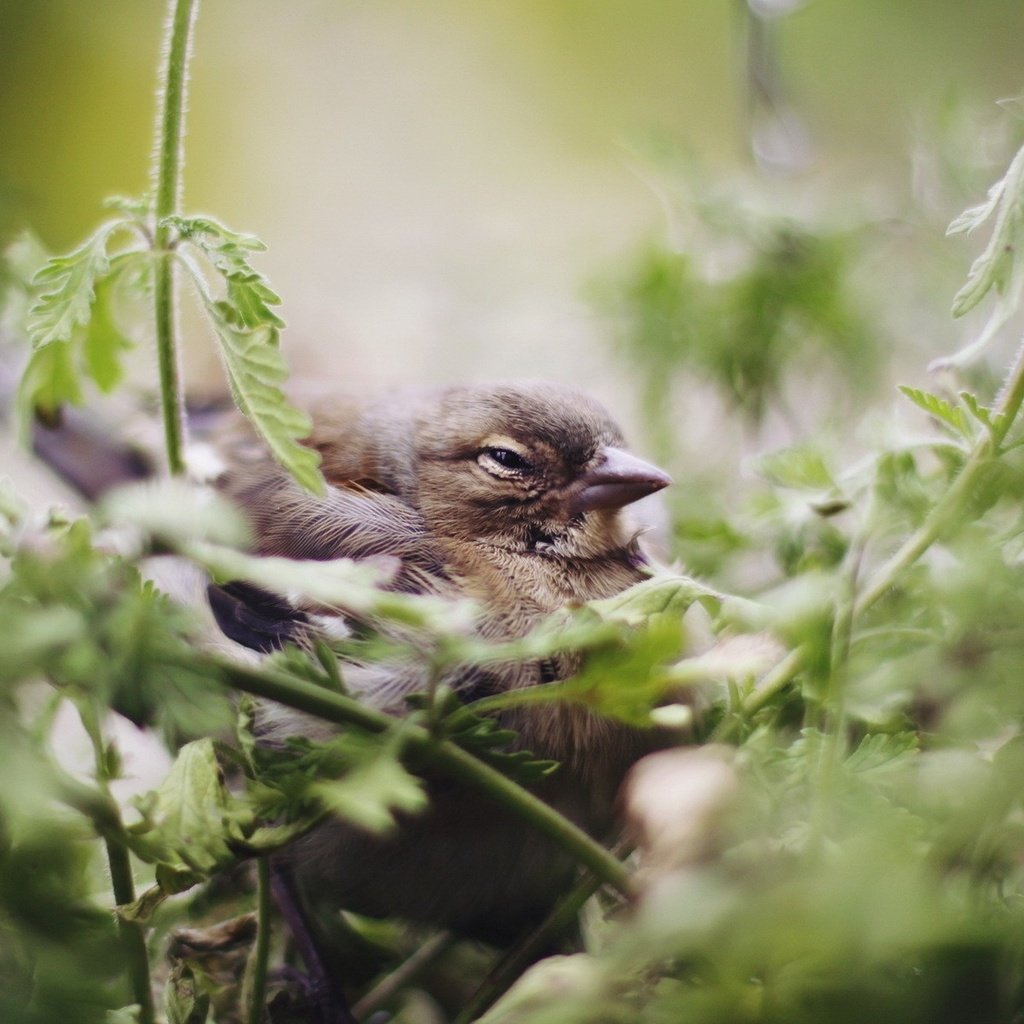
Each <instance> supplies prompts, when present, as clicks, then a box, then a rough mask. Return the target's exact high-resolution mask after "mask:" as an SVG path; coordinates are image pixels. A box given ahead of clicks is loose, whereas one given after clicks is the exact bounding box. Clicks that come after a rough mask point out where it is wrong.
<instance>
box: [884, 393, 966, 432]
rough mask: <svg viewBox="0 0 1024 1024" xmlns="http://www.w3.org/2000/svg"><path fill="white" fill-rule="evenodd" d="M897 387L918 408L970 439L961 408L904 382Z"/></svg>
mask: <svg viewBox="0 0 1024 1024" xmlns="http://www.w3.org/2000/svg"><path fill="white" fill-rule="evenodd" d="M899 389H900V391H901V392H902V393H903V394H904V395H905V396H906V397H907V398H909V399H910V401H912V402H913V403H914V405H916V406H917V407H918V408H919V409H923V410H924V411H925V412H926V413H928V414H929V415H930V416H934V417H935V418H936V419H937V420H939V421H941V422H942V423H944V424H945V425H946V426H947V427H950V428H952V430H953V432H954V433H956V434H959V435H960V436H961V437H964V438H967V439H970V436H971V432H970V429H969V427H968V426H967V419H966V418H965V416H964V411H963V409H960V408H958V407H957V406H954V405H950V404H949V402H947V401H946V400H945V399H943V398H939V396H938V395H933V394H930V393H929V392H927V391H921V390H920V389H919V388H911V387H907V386H906V385H905V384H900V385H899Z"/></svg>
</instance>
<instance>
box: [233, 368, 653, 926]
mask: <svg viewBox="0 0 1024 1024" xmlns="http://www.w3.org/2000/svg"><path fill="white" fill-rule="evenodd" d="M309 443H310V444H311V445H312V446H313V447H315V448H317V449H318V450H319V451H320V452H321V455H322V458H323V469H324V473H325V476H326V478H327V480H328V482H329V484H330V487H329V490H328V494H327V496H326V497H325V498H323V499H319V500H318V499H314V498H311V497H309V496H308V495H307V494H305V493H304V492H302V491H301V490H300V489H299V488H298V487H297V486H296V485H294V484H293V483H291V482H290V481H289V480H288V479H287V478H286V477H285V475H284V474H283V473H282V472H281V471H280V470H278V469H276V468H275V467H274V466H273V464H272V463H271V461H270V460H269V459H268V458H267V457H265V456H264V454H263V453H262V451H261V450H260V449H259V448H258V447H254V446H253V445H252V443H251V442H242V443H240V444H238V445H236V446H235V447H234V449H233V451H232V453H231V456H230V458H231V464H232V465H231V469H230V471H229V472H228V473H227V474H226V476H225V478H224V481H223V487H224V490H225V491H226V492H227V493H228V494H229V495H231V496H232V497H233V498H235V500H236V501H237V502H238V503H239V504H240V505H241V507H242V508H243V509H244V510H245V511H246V513H247V515H248V516H249V519H250V520H251V522H252V525H253V528H254V532H255V534H256V537H257V544H258V547H259V550H261V551H262V552H264V553H267V554H276V555H285V556H289V557H293V558H315V559H326V558H335V557H351V558H373V557H387V558H389V559H395V560H397V568H398V571H397V572H396V573H395V575H394V578H393V581H392V583H391V584H390V585H391V586H392V587H394V588H396V589H399V590H403V591H407V592H413V593H432V594H437V595H441V596H449V597H463V596H465V597H470V598H472V599H473V600H474V601H475V602H477V606H478V607H479V608H480V614H479V618H478V621H477V629H478V631H479V633H480V635H481V636H484V637H487V638H490V639H494V640H504V639H511V638H515V637H520V636H523V635H524V634H525V633H527V632H528V631H529V630H530V629H531V628H532V627H533V626H534V625H536V624H537V623H538V622H539V621H541V620H542V619H543V618H544V617H545V616H547V615H549V614H550V613H552V612H556V611H558V610H559V609H561V608H564V607H565V606H566V605H569V604H575V603H580V602H583V601H587V600H592V599H596V598H603V597H608V596H611V595H613V594H615V593H618V592H620V591H621V590H623V589H625V588H626V587H628V586H630V585H631V584H633V583H636V582H638V581H639V580H641V579H642V578H644V575H645V566H646V558H645V556H644V554H643V551H642V548H641V545H640V542H639V539H638V537H637V535H636V529H635V527H633V526H631V525H630V524H629V522H628V521H627V519H626V517H625V515H624V513H623V511H622V509H623V507H624V506H626V505H628V504H630V503H631V502H632V501H634V500H636V499H638V498H640V497H643V496H644V495H646V494H650V493H651V492H653V491H655V490H658V489H660V488H661V487H664V486H665V485H666V484H667V483H668V482H669V481H668V478H667V477H666V476H665V474H664V473H662V472H661V471H660V470H657V469H656V468H655V467H653V466H650V465H649V464H647V463H645V462H642V461H641V460H639V459H637V458H635V457H634V456H631V455H629V454H628V453H627V452H625V451H624V450H623V447H622V446H623V439H622V435H621V433H620V431H619V429H618V427H617V426H616V425H615V423H614V422H613V421H612V420H611V418H610V417H609V415H608V413H607V412H606V411H605V410H604V409H603V408H602V407H601V406H600V405H599V404H598V403H597V402H595V401H593V400H592V399H590V398H588V397H587V396H585V395H583V394H581V393H579V392H578V391H575V390H572V389H569V388H565V387H560V386H556V385H553V384H546V383H539V382H527V383H522V384H498V385H486V386H466V387H451V388H447V389H443V390H438V391H425V392H409V393H403V394H394V393H393V394H390V395H387V396H384V397H383V398H381V399H379V400H377V401H371V402H347V403H342V402H337V401H336V402H334V403H333V404H331V405H330V406H329V407H322V408H320V409H319V410H315V427H314V431H313V434H312V436H311V438H310V440H309ZM220 617H221V621H222V624H225V629H226V632H228V634H229V635H236V636H237V635H238V634H239V632H240V631H239V630H237V629H236V630H235V632H233V628H234V627H235V626H236V625H237V623H233V622H232V614H231V613H230V612H228V613H225V612H224V609H221V610H220ZM242 632H244V631H242ZM239 638H240V639H243V642H250V643H251V641H246V639H245V637H244V636H239ZM252 645H253V646H260V644H259V643H255V644H252ZM267 646H272V643H270V644H267ZM574 668H575V662H574V660H573V659H572V658H564V659H561V660H560V661H558V662H557V663H554V662H551V661H545V662H543V663H517V664H512V665H503V666H499V667H497V668H489V669H488V670H487V671H482V670H479V669H473V670H467V671H464V672H457V673H455V674H454V675H453V677H452V679H451V680H449V682H450V683H451V684H452V685H453V686H454V687H455V688H456V689H459V690H461V691H463V693H464V695H465V696H467V697H474V696H479V695H483V694H486V693H491V692H495V691H503V690H507V689H510V688H517V687H524V686H530V685H534V684H536V683H538V682H541V681H547V680H550V679H554V678H560V677H564V676H565V675H567V674H569V673H571V672H572V671H573V670H574ZM345 678H346V682H347V684H348V685H349V687H350V688H351V689H353V690H355V691H356V692H358V693H359V694H360V695H361V696H362V697H363V699H365V700H368V701H370V702H371V703H373V704H375V705H376V706H378V707H381V708H383V709H385V710H388V711H390V712H392V713H395V714H401V713H402V712H403V710H404V697H405V696H407V695H408V694H410V693H412V692H415V691H417V690H422V689H423V688H424V686H425V682H426V680H425V679H424V678H423V677H422V675H421V674H420V672H419V670H418V669H417V668H416V667H415V666H409V665H405V666H400V667H399V666H388V665H375V666H346V667H345ZM272 717H275V716H272ZM504 722H505V724H508V725H509V726H510V727H511V728H514V729H516V730H517V732H518V733H519V743H520V745H521V746H523V747H525V748H527V749H529V750H532V751H533V752H534V753H536V754H537V755H539V756H541V757H550V758H554V759H556V760H558V761H560V762H562V767H561V769H560V770H559V771H558V772H557V773H556V774H555V775H554V776H552V777H551V778H550V779H548V780H546V781H545V783H544V784H543V785H542V786H540V787H538V789H537V792H538V794H539V795H541V796H542V797H543V798H544V799H545V800H547V801H548V802H549V803H551V804H552V805H553V806H555V807H556V808H557V809H558V810H560V811H562V812H563V813H565V814H566V815H567V816H569V817H570V818H572V819H573V820H574V821H576V822H577V823H578V824H580V825H581V826H582V827H584V828H586V829H587V830H588V831H590V832H591V833H593V834H595V835H599V834H602V833H603V832H605V831H606V830H607V829H608V827H609V824H610V809H611V806H612V801H613V798H614V793H615V790H616V788H617V786H618V783H619V781H620V780H621V778H622V775H623V773H624V772H625V770H626V768H627V767H628V766H629V764H630V763H632V761H634V760H635V759H636V758H637V757H639V756H640V755H641V754H642V753H643V752H645V751H646V750H647V749H649V745H650V744H649V739H648V737H647V736H645V735H644V734H643V733H641V732H639V731H637V730H634V729H630V728H627V727H625V726H623V725H620V724H617V723H612V722H609V721H607V720H604V719H601V718H599V717H597V716H596V715H594V714H592V713H591V712H589V711H587V710H586V709H584V708H580V707H576V706H571V705H568V704H566V705H548V706H543V707H539V708H534V709H530V710H519V711H512V712H508V713H507V714H506V715H505V716H504ZM301 727H302V726H301V724H300V722H299V720H297V719H293V718H291V717H290V716H287V715H277V716H276V718H275V721H274V724H273V729H274V731H275V732H278V733H280V732H281V731H287V730H288V729H293V730H294V729H297V728H301ZM431 798H432V802H431V809H430V810H429V811H428V812H427V813H426V814H424V815H423V816H420V817H417V818H414V819H412V820H410V821H408V822H406V823H405V824H404V825H403V827H402V828H401V830H400V831H399V832H398V833H397V834H396V835H395V836H392V837H387V838H380V837H376V836H371V835H368V834H366V833H363V832H360V831H359V830H357V829H355V828H353V827H352V826H350V825H348V824H345V823H343V822H331V823H328V824H325V825H323V826H321V827H320V828H319V829H317V830H316V831H315V832H314V833H312V834H311V835H310V836H308V837H307V838H306V839H305V840H303V841H301V842H300V843H298V844H296V846H295V847H294V848H293V850H292V852H291V854H290V863H291V864H292V866H293V870H294V874H295V876H296V879H297V880H298V882H299V884H300V886H301V887H302V888H303V889H304V890H305V891H306V892H307V893H316V894H318V896H319V895H322V896H325V897H326V898H328V899H330V900H332V901H335V902H337V903H338V904H339V905H342V906H345V907H348V908H349V909H353V910H356V911H360V912H363V913H369V914H376V915H381V916H392V915H395V916H402V917H407V918H410V919H414V920H420V921H427V922H430V923H433V924H437V925H441V926H446V927H451V928H454V929H456V930H458V931H461V932H463V933H466V934H470V935H476V936H481V937H486V938H491V939H498V940H504V939H506V938H510V937H512V936H513V935H514V934H515V933H516V932H518V931H519V930H521V929H522V928H523V927H525V926H526V925H528V924H530V923H531V922H533V921H535V920H536V919H537V917H538V916H540V915H541V914H543V913H544V912H545V911H546V909H547V908H548V907H549V906H550V904H551V902H552V901H553V900H554V899H555V898H556V897H557V895H558V893H559V891H560V890H561V889H562V888H563V886H564V884H565V882H566V879H567V875H568V873H569V872H570V871H571V868H572V865H571V864H570V863H569V862H568V861H567V860H566V859H565V857H564V856H563V855H562V854H561V853H560V852H559V851H558V850H557V849H555V848H554V847H553V846H552V844H550V843H549V842H548V841H547V840H546V839H544V838H543V837H541V836H539V835H536V834H534V833H533V832H532V831H531V830H530V829H529V828H528V826H526V825H525V824H523V823H522V822H521V821H519V820H518V819H515V818H513V817H512V816H511V815H508V814H506V813H505V812H504V811H501V810H499V809H498V808H496V807H495V806H493V805H491V804H490V803H489V802H488V801H487V800H486V798H485V797H483V796H480V795H478V794H476V793H471V792H467V791H465V790H463V789H461V788H456V787H453V786H450V785H446V784H445V783H444V782H443V781H440V782H438V784H437V785H436V786H434V787H432V792H431Z"/></svg>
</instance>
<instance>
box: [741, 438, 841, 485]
mask: <svg viewBox="0 0 1024 1024" xmlns="http://www.w3.org/2000/svg"><path fill="white" fill-rule="evenodd" d="M756 469H757V472H758V473H759V474H760V475H761V476H763V477H764V478H765V479H766V480H768V481H769V482H770V483H773V484H776V485H778V486H779V487H789V488H793V489H795V490H800V491H824V490H834V489H836V483H835V480H833V478H832V474H831V473H830V472H829V470H828V467H827V466H826V465H825V460H824V459H823V458H822V456H821V452H819V451H818V450H817V449H816V448H812V447H811V446H810V445H794V446H793V447H791V448H783V449H780V450H779V451H776V452H771V453H770V454H768V455H764V456H762V457H761V458H759V459H758V460H757V463H756Z"/></svg>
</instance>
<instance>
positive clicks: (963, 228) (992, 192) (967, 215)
mask: <svg viewBox="0 0 1024 1024" xmlns="http://www.w3.org/2000/svg"><path fill="white" fill-rule="evenodd" d="M1004 188H1005V180H1004V181H997V182H996V183H995V184H994V185H993V186H992V187H991V188H990V189H989V190H988V196H987V197H986V198H985V202H983V203H979V204H978V205H977V206H969V207H968V208H967V209H966V210H964V212H963V213H961V214H960V216H958V217H955V218H954V219H953V221H952V222H951V223H950V225H949V227H948V228H946V234H947V235H958V234H963V233H967V232H971V231H973V230H974V229H975V228H978V227H981V225H982V224H984V223H985V221H987V220H988V219H989V217H991V216H992V214H993V213H994V212H995V209H996V207H997V206H998V205H999V200H1000V199H1002V197H1003V189H1004Z"/></svg>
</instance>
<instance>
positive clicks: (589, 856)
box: [214, 659, 630, 896]
mask: <svg viewBox="0 0 1024 1024" xmlns="http://www.w3.org/2000/svg"><path fill="white" fill-rule="evenodd" d="M214 665H215V667H216V669H217V670H218V671H219V673H220V675H221V678H223V679H224V681H225V682H227V683H229V684H230V685H231V686H233V687H235V688H236V689H239V690H241V691H242V692H243V693H251V694H253V695H254V696H257V697H264V698H267V699H269V700H275V701H278V702H279V703H281V704H286V705H287V706H288V707H292V708H295V709H296V710H298V711H305V712H307V713H308V714H312V715H316V716H317V717H319V718H323V719H325V720H326V721H328V722H335V723H337V724H339V725H357V726H359V727H360V728H361V729H365V730H367V731H368V732H375V733H383V732H387V731H388V730H389V729H392V728H393V727H394V725H395V719H394V718H392V717H391V716H390V715H386V714H384V713H383V712H381V711H375V710H374V709H373V708H368V707H366V706H365V705H363V704H360V703H359V702H358V701H355V700H352V699H351V698H350V697H344V696H342V695H341V694H338V693H333V692H332V691H330V690H326V689H324V688H323V687H322V686H317V685H316V684H314V683H308V682H305V681H304V680H301V679H295V678H294V677H292V676H289V675H287V674H285V673H282V672H279V671H275V670H273V669H269V668H267V667H261V668H258V669H256V668H252V667H250V666H248V665H242V664H236V663H234V662H231V661H227V660H225V659H214ZM402 740H403V743H404V747H403V749H404V750H405V751H408V752H411V753H414V754H417V755H419V756H420V757H423V758H425V759H426V760H427V761H428V762H429V763H430V764H431V765H433V766H434V767H436V768H439V769H440V770H441V771H443V772H444V773H445V774H446V775H447V776H448V777H449V778H451V779H454V780H456V781H458V782H463V783H465V784H466V785H468V786H472V787H474V788H476V789H478V790H481V791H482V792H484V793H486V794H487V795H488V796H489V797H490V798H491V799H492V800H494V801H495V802H496V803H499V804H501V805H502V806H504V807H506V808H508V809H509V810H511V811H513V812H514V813H516V814H518V815H520V816H521V817H523V818H524V819H526V820H527V821H528V822H530V823H531V824H532V825H533V826H534V827H535V828H536V829H537V830H538V831H540V832H543V833H544V834H545V835H547V836H548V837H549V838H551V839H553V840H554V841H555V842H556V843H558V845H559V846H561V847H562V849H564V850H566V851H567V852H569V853H570V854H572V855H573V856H574V857H575V858H576V860H577V861H579V863H581V864H583V865H584V866H586V867H588V868H589V869H590V870H591V871H593V872H594V874H595V875H597V877H598V878H600V879H601V881H602V882H606V883H607V884H608V885H611V886H613V887H614V888H615V889H617V890H618V891H619V892H621V893H622V894H624V895H626V896H628V895H629V894H630V886H629V873H628V872H627V871H626V869H625V867H624V866H623V865H622V864H621V863H620V861H619V860H618V859H617V858H616V857H614V856H613V855H612V854H611V853H609V851H608V850H606V849H605V848H604V847H603V846H602V845H601V844H600V843H598V842H596V841H595V840H593V839H591V838H590V836H588V835H587V834H586V833H585V832H584V831H583V830H582V829H580V828H578V827H577V826H576V825H574V824H573V823H572V822H571V821H569V820H568V819H567V818H564V817H563V816H562V815H561V814H559V813H558V812H557V811H556V810H554V809H553V808H551V807H549V806H548V805H547V804H546V803H544V801H543V800H540V799H539V798H538V797H536V796H534V795H533V794H532V793H530V792H529V791H527V790H525V789H523V787H522V786H519V785H517V784H516V783H514V782H513V781H512V780H511V779H507V778H506V777H505V776H504V775H502V774H501V772H499V771H497V770H496V769H494V768H492V767H490V765H487V764H484V763H483V762H482V761H478V760H477V759H476V758H475V757H473V756H472V754H468V753H467V752H466V751H465V750H463V749H462V748H461V747H459V746H457V745H456V744H454V743H452V742H451V741H449V740H440V739H437V738H436V737H434V736H432V735H431V734H430V732H429V731H428V730H426V729H424V728H421V727H420V726H416V725H412V724H411V723H405V724H404V725H403V728H402Z"/></svg>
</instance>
